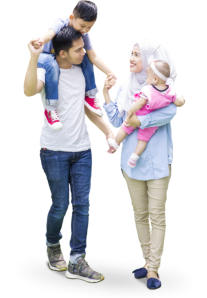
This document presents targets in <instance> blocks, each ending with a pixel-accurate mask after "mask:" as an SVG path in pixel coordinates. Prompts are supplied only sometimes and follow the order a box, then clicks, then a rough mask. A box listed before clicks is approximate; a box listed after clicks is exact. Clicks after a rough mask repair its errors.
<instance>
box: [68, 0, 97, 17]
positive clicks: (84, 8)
mask: <svg viewBox="0 0 207 298" xmlns="http://www.w3.org/2000/svg"><path fill="white" fill-rule="evenodd" d="M73 14H74V16H75V18H79V19H82V20H84V21H86V22H93V21H95V20H96V19H97V6H96V4H95V3H94V2H92V1H87V0H81V1H79V2H78V4H77V5H76V7H75V8H74V9H73Z"/></svg>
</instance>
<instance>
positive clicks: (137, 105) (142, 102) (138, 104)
mask: <svg viewBox="0 0 207 298" xmlns="http://www.w3.org/2000/svg"><path fill="white" fill-rule="evenodd" d="M146 103H147V98H146V97H143V96H141V97H140V99H139V100H137V101H136V102H135V103H133V104H132V106H131V108H130V109H129V110H128V113H127V119H129V118H130V117H131V116H132V115H133V114H134V113H135V112H137V111H139V110H140V109H141V108H142V107H143V106H144V105H145V104H146ZM126 121H127V120H126Z"/></svg>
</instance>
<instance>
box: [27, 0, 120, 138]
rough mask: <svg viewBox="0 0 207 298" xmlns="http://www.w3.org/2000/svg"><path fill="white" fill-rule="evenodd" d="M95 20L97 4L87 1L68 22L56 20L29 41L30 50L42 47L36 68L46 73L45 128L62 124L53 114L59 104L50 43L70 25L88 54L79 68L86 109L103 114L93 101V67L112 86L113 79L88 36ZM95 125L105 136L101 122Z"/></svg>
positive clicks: (76, 9)
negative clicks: (34, 38)
mask: <svg viewBox="0 0 207 298" xmlns="http://www.w3.org/2000/svg"><path fill="white" fill-rule="evenodd" d="M96 19H97V7H96V4H95V3H93V2H91V1H86V0H82V1H79V2H78V3H77V5H76V6H75V8H74V10H73V13H72V14H71V15H70V16H69V19H68V18H67V19H66V20H63V19H58V20H57V22H56V23H55V24H54V25H53V26H52V27H51V28H50V29H49V31H48V32H47V33H46V34H45V35H44V36H43V37H42V38H39V39H37V40H33V41H32V44H33V46H34V47H36V48H38V47H40V46H42V45H43V44H44V48H43V53H42V54H41V55H40V57H39V60H38V67H41V68H44V69H45V94H46V106H45V111H44V113H45V117H46V119H47V123H48V125H49V126H50V127H51V128H53V129H60V128H61V127H62V123H61V122H60V119H59V116H58V114H57V110H56V107H57V103H58V79H59V67H58V64H57V62H56V60H55V56H54V50H53V45H52V39H53V37H54V36H55V35H56V34H57V33H58V32H59V31H60V30H61V29H62V28H63V27H65V26H68V25H69V24H70V26H72V27H73V28H74V29H76V30H77V31H80V32H81V33H82V35H83V40H84V48H85V51H86V54H87V55H85V57H84V60H83V62H82V64H81V67H82V71H83V74H84V77H85V81H86V94H85V106H86V107H87V108H88V109H90V110H91V111H92V112H94V113H95V114H96V115H99V116H102V111H101V109H100V107H99V105H98V103H97V99H96V93H97V88H96V84H95V77H94V71H93V64H94V65H96V67H98V68H99V69H100V70H101V71H103V72H104V73H105V74H106V75H107V76H108V78H109V80H111V82H114V81H115V80H116V77H115V76H114V75H113V73H112V72H111V70H110V69H109V68H108V67H107V66H106V65H105V64H104V63H103V62H102V61H101V60H100V59H99V58H98V57H97V55H96V53H95V51H94V50H93V48H92V46H91V43H90V39H89V36H88V32H89V31H90V29H91V28H92V26H93V25H94V23H95V22H96ZM92 117H95V115H92ZM97 122H99V125H98V126H99V128H100V129H101V130H102V131H103V132H104V133H105V132H106V131H108V127H107V125H106V124H105V122H104V121H103V119H99V120H98V119H97ZM105 134H106V133H105Z"/></svg>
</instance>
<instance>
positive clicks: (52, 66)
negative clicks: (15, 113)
mask: <svg viewBox="0 0 207 298" xmlns="http://www.w3.org/2000/svg"><path fill="white" fill-rule="evenodd" d="M37 66H38V67H40V68H44V69H45V71H46V72H45V96H46V100H47V101H50V100H57V99H58V80H59V74H60V69H59V66H58V64H57V61H56V59H55V56H54V55H52V54H48V53H41V54H40V56H39V59H38V63H37ZM80 66H81V68H82V71H83V75H84V77H85V82H86V96H89V97H92V98H94V97H95V96H96V93H97V88H96V83H95V75H94V70H93V64H92V63H91V62H90V60H89V58H88V56H87V55H85V56H84V58H83V62H82V63H81V65H80ZM48 104H50V103H49V102H48Z"/></svg>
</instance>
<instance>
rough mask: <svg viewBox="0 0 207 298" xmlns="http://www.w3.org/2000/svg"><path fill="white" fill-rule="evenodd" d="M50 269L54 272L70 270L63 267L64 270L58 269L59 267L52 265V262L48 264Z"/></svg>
mask: <svg viewBox="0 0 207 298" xmlns="http://www.w3.org/2000/svg"><path fill="white" fill-rule="evenodd" d="M48 267H49V268H50V269H51V270H54V271H59V272H61V271H66V270H67V269H68V268H67V267H63V268H57V267H54V266H52V265H51V264H50V262H48Z"/></svg>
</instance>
